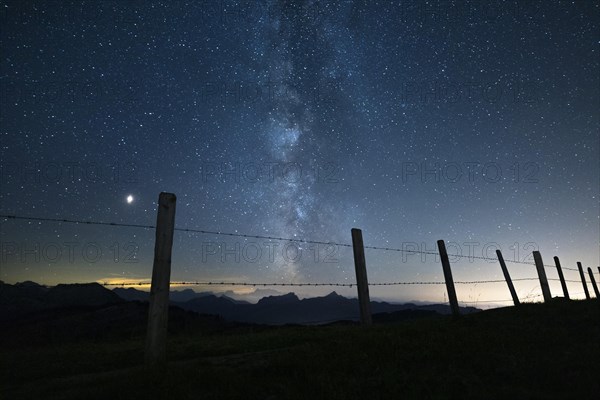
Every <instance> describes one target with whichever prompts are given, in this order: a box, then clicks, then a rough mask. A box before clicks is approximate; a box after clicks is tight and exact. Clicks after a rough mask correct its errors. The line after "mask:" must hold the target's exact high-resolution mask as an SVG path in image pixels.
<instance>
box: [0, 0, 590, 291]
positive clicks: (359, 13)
mask: <svg viewBox="0 0 600 400" xmlns="http://www.w3.org/2000/svg"><path fill="white" fill-rule="evenodd" d="M0 11H1V12H2V14H1V17H0V18H1V19H2V22H1V25H2V28H1V34H0V40H1V52H0V85H1V100H0V101H1V114H0V116H1V119H0V138H1V150H0V152H1V153H0V155H1V167H2V170H1V171H2V175H1V185H2V186H1V191H0V193H1V195H0V200H1V204H0V210H1V213H2V214H4V215H19V216H28V217H42V218H60V219H63V218H66V219H75V220H92V221H102V222H116V223H124V224H143V225H153V224H155V223H156V202H157V200H158V195H159V193H160V192H161V191H166V192H172V193H175V194H176V195H177V215H176V225H177V227H178V228H193V229H201V230H208V231H222V232H231V233H240V234H250V235H259V236H260V235H265V236H277V237H283V238H300V239H309V240H315V241H322V242H336V243H342V244H348V243H351V237H350V229H351V228H354V227H356V228H360V229H362V230H363V236H364V240H365V244H366V245H369V246H381V247H392V248H397V249H410V250H415V249H416V250H420V251H426V252H436V251H437V247H436V240H437V239H444V240H446V241H447V246H448V252H449V253H451V254H461V255H463V256H468V255H469V254H471V255H475V256H478V257H482V256H484V257H485V256H488V257H495V254H494V251H495V249H496V248H500V249H501V250H502V251H503V254H504V257H505V258H506V259H507V260H510V261H525V262H533V258H532V257H531V251H532V250H540V251H541V254H542V256H543V257H544V262H545V264H548V265H552V263H553V260H552V257H553V256H555V255H557V256H559V257H560V258H561V261H562V265H563V267H569V268H575V266H576V264H575V263H576V261H581V262H582V263H583V265H584V267H592V268H593V270H594V272H595V274H596V279H597V280H598V269H597V266H598V265H600V260H599V258H600V251H599V238H600V232H599V229H600V228H599V225H600V215H599V202H598V201H599V193H600V164H599V160H600V156H599V153H600V142H599V137H600V135H599V114H600V113H599V111H598V110H599V109H600V101H599V100H600V97H599V95H600V79H599V73H598V71H599V43H600V42H599V38H600V35H599V33H600V32H599V23H600V14H599V13H600V3H599V2H598V1H592V0H586V1H568V2H567V1H556V2H550V1H541V0H540V1H537V0H535V1H533V0H529V1H519V2H512V1H506V2H495V1H494V2H486V1H473V2H470V1H450V0H448V1H446V0H441V1H429V2H425V1H416V0H413V1H394V2H385V1H335V0H334V1H322V2H317V1H308V0H304V1H302V0H298V1H281V0H280V1H275V0H274V1H267V0H257V1H251V0H248V1H223V2H221V1H216V0H215V1H191V2H185V1H165V2H155V1H145V0H144V1H142V0H139V1H138V0H119V1H90V2H69V1H64V2H63V1H35V2H29V1H21V0H18V1H17V0H15V1H8V2H7V1H4V0H2V1H0ZM0 229H1V232H0V240H1V241H2V266H1V270H0V279H2V280H4V281H5V282H10V283H14V282H18V281H24V280H33V281H36V282H39V283H44V284H51V285H53V284H57V283H60V282H64V283H69V282H90V281H99V282H105V281H109V282H128V281H140V280H142V281H146V280H148V279H149V278H150V276H151V269H152V259H153V248H154V231H153V230H152V229H141V228H131V227H130V228H127V227H111V226H98V225H82V224H79V225H76V224H67V223H54V222H40V221H25V220H14V219H6V218H4V219H2V220H1V225H0ZM173 252H174V253H173V265H172V280H174V281H179V280H199V281H206V280H218V281H228V282H234V281H235V282H280V283H289V282H293V283H311V282H312V283H315V282H337V283H353V282H354V281H355V276H354V264H353V259H352V249H351V248H349V247H344V246H338V245H315V244H306V243H294V242H282V241H272V240H265V239H256V238H247V239H243V238H236V237H231V236H220V235H219V236H217V235H209V234H197V233H186V232H181V231H178V232H176V234H175V244H174V249H173ZM366 259H367V267H368V275H369V280H370V281H371V282H400V281H401V282H410V281H441V280H443V275H442V269H441V264H440V262H439V260H438V259H437V258H436V257H435V256H434V255H431V254H421V255H414V254H410V253H402V252H397V251H381V250H372V249H370V250H367V251H366ZM451 262H452V266H453V273H454V278H455V279H456V280H459V281H460V280H462V281H469V280H493V279H501V278H502V273H501V270H500V267H499V265H498V263H497V262H494V261H493V260H492V261H487V260H481V259H472V258H471V259H469V258H468V257H462V258H456V257H454V258H451ZM508 267H509V269H510V271H511V274H513V278H526V277H536V273H535V268H534V267H533V266H528V265H525V264H519V263H509V264H508ZM548 275H549V277H550V278H556V277H557V274H556V270H555V269H551V268H548ZM565 275H566V277H567V279H573V280H577V279H579V276H578V274H577V272H574V271H570V270H567V271H565ZM516 286H517V291H518V293H519V295H520V296H522V297H523V298H525V297H527V296H530V297H529V298H530V299H533V300H535V299H536V298H535V297H533V296H535V295H537V294H539V293H540V289H539V282H536V281H522V282H517V284H516ZM569 287H570V290H571V292H572V293H573V294H574V295H573V297H582V294H581V292H582V288H581V283H580V282H579V283H577V282H573V283H569ZM193 288H194V290H196V291H204V290H219V291H221V290H222V291H224V290H230V289H235V290H237V291H242V292H243V291H245V292H249V291H252V290H254V289H252V288H248V287H231V286H219V287H198V286H195V287H193ZM559 288H560V285H559V284H558V282H556V281H553V282H551V289H552V292H553V295H562V294H561V291H560V289H559ZM270 289H276V290H278V291H281V292H284V293H285V292H287V291H292V290H293V291H295V292H297V293H299V294H301V295H304V296H310V295H317V294H324V293H328V292H330V291H332V290H334V289H335V290H336V291H337V292H338V293H341V294H345V295H348V296H350V295H355V293H356V289H355V288H337V287H336V288H331V287H317V288H311V287H300V288H298V287H293V288H270ZM261 290H262V288H261ZM457 293H458V297H459V300H461V301H464V302H474V303H475V302H487V301H490V302H493V301H495V300H505V299H510V295H509V293H508V290H507V288H506V285H505V284H503V283H499V284H472V285H459V286H458V287H457ZM371 296H372V297H375V298H385V299H390V300H422V301H444V299H445V290H444V287H443V286H441V285H427V286H422V285H419V286H386V287H372V288H371ZM537 299H538V300H539V298H537Z"/></svg>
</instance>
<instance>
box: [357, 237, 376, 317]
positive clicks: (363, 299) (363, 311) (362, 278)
mask: <svg viewBox="0 0 600 400" xmlns="http://www.w3.org/2000/svg"><path fill="white" fill-rule="evenodd" d="M352 249H353V251H354V269H355V270H356V286H357V288H358V303H359V306H360V323H361V324H363V325H371V324H372V323H373V320H372V318H371V300H370V298H369V281H368V279H367V263H366V261H365V248H364V245H363V238H362V231H361V230H360V229H356V228H352Z"/></svg>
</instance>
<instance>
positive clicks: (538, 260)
mask: <svg viewBox="0 0 600 400" xmlns="http://www.w3.org/2000/svg"><path fill="white" fill-rule="evenodd" d="M533 260H534V261H535V268H536V269H537V273H538V277H539V278H540V286H541V288H542V294H543V295H544V302H545V303H548V302H550V301H551V300H552V295H551V294H550V286H548V278H547V277H546V270H545V269H544V262H543V261H542V255H541V254H540V252H539V251H534V252H533Z"/></svg>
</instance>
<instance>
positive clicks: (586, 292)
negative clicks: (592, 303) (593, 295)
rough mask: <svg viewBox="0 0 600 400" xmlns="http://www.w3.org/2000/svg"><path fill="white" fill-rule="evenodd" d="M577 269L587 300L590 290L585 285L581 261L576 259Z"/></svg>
mask: <svg viewBox="0 0 600 400" xmlns="http://www.w3.org/2000/svg"><path fill="white" fill-rule="evenodd" d="M577 269H578V270H579V277H580V278H581V283H582V284H583V291H584V292H585V298H586V299H587V300H589V299H590V292H589V290H588V287H587V283H585V274H584V273H583V267H582V266H581V263H580V262H579V261H577Z"/></svg>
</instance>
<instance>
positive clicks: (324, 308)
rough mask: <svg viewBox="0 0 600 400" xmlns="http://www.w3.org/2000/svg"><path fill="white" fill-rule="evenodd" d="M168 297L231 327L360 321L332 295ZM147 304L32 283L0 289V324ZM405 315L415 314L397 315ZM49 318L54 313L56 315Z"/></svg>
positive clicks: (387, 308)
mask: <svg viewBox="0 0 600 400" xmlns="http://www.w3.org/2000/svg"><path fill="white" fill-rule="evenodd" d="M170 296H171V297H170V298H171V305H173V306H177V307H180V308H182V309H184V310H187V311H192V312H195V313H199V314H206V315H214V316H218V317H219V318H222V319H224V320H227V321H230V322H236V323H252V324H271V325H283V324H325V323H331V322H334V321H358V320H359V317H360V315H359V306H358V300H357V299H355V298H350V299H349V298H346V297H343V296H340V295H339V294H337V293H336V292H331V293H330V294H328V295H326V296H322V297H313V298H305V299H302V300H301V299H299V298H298V296H297V295H296V294H295V293H287V294H284V295H279V296H273V295H272V296H267V297H263V298H262V299H260V300H259V301H258V303H256V304H253V303H249V302H246V301H241V300H235V299H232V298H230V297H228V296H224V295H215V294H209V293H196V292H194V291H193V290H191V289H187V290H183V291H173V292H171V294H170ZM148 299H149V293H148V292H144V291H139V290H136V289H134V288H127V289H125V288H117V289H114V290H108V289H107V288H105V287H104V286H102V285H100V284H98V283H89V284H70V285H69V284H61V285H57V286H55V287H51V288H46V287H43V286H40V285H38V284H36V283H34V282H23V283H19V284H15V285H8V284H0V320H11V319H12V320H14V319H18V318H20V317H22V316H26V315H29V314H35V315H38V317H36V318H39V315H40V313H39V312H41V311H43V312H47V311H48V310H55V309H59V310H63V309H64V310H67V309H69V310H73V309H77V308H79V309H81V307H100V308H102V307H105V308H109V307H110V306H114V305H118V304H122V303H126V302H128V301H129V302H130V301H143V302H145V303H147V301H148ZM124 307H126V306H124ZM118 309H119V308H118V307H117V308H113V310H118ZM410 310H414V311H418V312H403V311H410ZM474 311H478V310H477V309H476V308H472V307H466V308H462V310H461V312H462V313H463V314H468V313H471V312H474ZM55 312H57V313H60V312H59V311H55ZM69 312H71V311H69ZM85 312H88V311H87V310H86V311H85ZM115 312H116V311H115ZM371 312H372V313H373V315H374V316H375V315H378V314H381V315H379V316H377V317H374V319H375V320H380V321H391V320H396V321H397V320H404V319H413V318H418V317H426V316H431V315H435V314H450V306H448V305H444V304H427V305H415V304H411V303H408V304H390V303H387V302H380V301H372V302H371ZM36 313H37V314H36ZM384 314H385V315H384ZM46 315H49V314H46ZM109 315H110V313H109ZM119 315H120V314H118V315H117V314H115V315H113V317H114V318H116V320H119V318H120V317H119ZM143 318H146V316H144V317H143Z"/></svg>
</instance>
